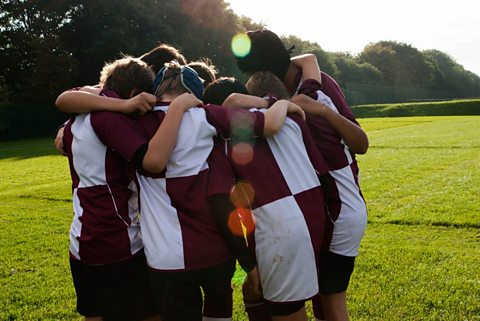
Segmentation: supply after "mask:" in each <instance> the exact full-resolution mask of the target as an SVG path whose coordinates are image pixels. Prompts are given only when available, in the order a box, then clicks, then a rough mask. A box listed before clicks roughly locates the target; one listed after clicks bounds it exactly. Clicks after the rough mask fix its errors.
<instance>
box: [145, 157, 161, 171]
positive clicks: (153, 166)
mask: <svg viewBox="0 0 480 321" xmlns="http://www.w3.org/2000/svg"><path fill="white" fill-rule="evenodd" d="M142 166H143V169H144V170H146V171H148V172H150V173H157V174H158V173H161V172H163V171H164V170H165V167H167V164H166V162H163V161H161V160H155V159H149V158H147V157H145V158H144V159H143V164H142Z"/></svg>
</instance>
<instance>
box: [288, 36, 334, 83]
mask: <svg viewBox="0 0 480 321" xmlns="http://www.w3.org/2000/svg"><path fill="white" fill-rule="evenodd" d="M282 40H283V42H284V43H285V46H286V47H287V48H293V49H292V53H293V55H297V54H304V53H313V54H315V56H316V57H317V60H318V64H319V65H320V68H321V70H323V71H325V72H326V73H328V74H329V75H331V76H332V77H334V78H337V77H338V73H339V71H338V68H337V66H336V65H335V63H334V61H333V55H332V54H330V53H328V52H326V51H325V50H323V49H322V48H321V47H320V45H318V44H317V43H315V42H310V41H306V40H302V39H300V38H298V37H296V36H288V37H283V38H282Z"/></svg>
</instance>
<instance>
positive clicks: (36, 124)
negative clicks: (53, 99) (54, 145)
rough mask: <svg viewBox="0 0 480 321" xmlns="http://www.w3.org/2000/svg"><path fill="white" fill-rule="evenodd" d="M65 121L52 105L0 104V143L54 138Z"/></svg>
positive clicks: (64, 117)
mask: <svg viewBox="0 0 480 321" xmlns="http://www.w3.org/2000/svg"><path fill="white" fill-rule="evenodd" d="M65 119H66V116H65V115H63V114H62V113H61V112H59V111H58V110H57V109H56V108H55V106H53V105H52V104H33V103H30V104H28V103H24V104H15V105H10V104H0V141H7V140H15V139H20V138H34V137H48V136H50V137H55V134H56V129H57V128H58V126H59V125H61V124H62V123H63V122H64V121H65Z"/></svg>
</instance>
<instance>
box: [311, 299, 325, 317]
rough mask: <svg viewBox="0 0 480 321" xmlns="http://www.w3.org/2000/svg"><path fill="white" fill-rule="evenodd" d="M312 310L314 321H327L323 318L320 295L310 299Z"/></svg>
mask: <svg viewBox="0 0 480 321" xmlns="http://www.w3.org/2000/svg"><path fill="white" fill-rule="evenodd" d="M312 310H313V315H314V317H315V321H325V320H327V319H326V317H325V313H324V312H323V308H322V300H321V298H320V294H317V295H316V296H315V297H314V298H313V299H312Z"/></svg>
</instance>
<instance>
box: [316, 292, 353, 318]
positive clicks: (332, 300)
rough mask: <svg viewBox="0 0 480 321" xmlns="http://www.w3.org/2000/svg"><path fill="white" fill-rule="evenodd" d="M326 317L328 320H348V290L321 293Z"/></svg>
mask: <svg viewBox="0 0 480 321" xmlns="http://www.w3.org/2000/svg"><path fill="white" fill-rule="evenodd" d="M320 297H321V299H322V307H323V310H324V311H325V319H326V320H328V321H348V320H349V317H348V310H347V292H345V291H344V292H340V293H334V294H328V295H323V294H321V295H320Z"/></svg>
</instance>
